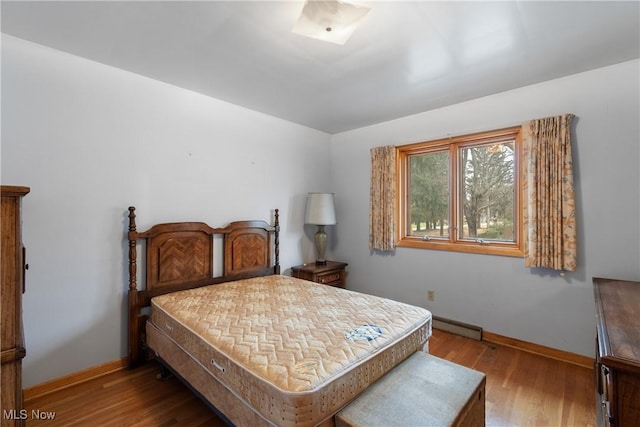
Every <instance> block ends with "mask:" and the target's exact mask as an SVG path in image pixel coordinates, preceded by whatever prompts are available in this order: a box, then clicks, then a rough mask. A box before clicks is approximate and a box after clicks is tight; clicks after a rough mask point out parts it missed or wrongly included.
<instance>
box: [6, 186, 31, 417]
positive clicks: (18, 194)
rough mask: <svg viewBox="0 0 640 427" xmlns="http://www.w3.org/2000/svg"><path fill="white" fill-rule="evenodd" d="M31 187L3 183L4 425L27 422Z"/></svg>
mask: <svg viewBox="0 0 640 427" xmlns="http://www.w3.org/2000/svg"><path fill="white" fill-rule="evenodd" d="M28 192H29V188H27V187H14V186H7V185H3V186H2V187H1V193H2V210H1V211H0V213H1V217H2V223H1V224H0V227H2V228H0V230H1V234H2V247H1V248H0V251H1V252H0V255H1V256H0V258H2V283H1V285H2V288H1V291H2V295H1V300H0V303H1V307H0V308H1V310H2V311H0V313H1V316H2V327H1V328H0V329H1V330H2V333H1V344H2V370H1V373H0V375H1V378H0V381H1V382H0V387H1V390H0V392H1V394H2V397H1V402H2V405H1V406H2V408H1V409H2V413H1V414H0V417H1V418H0V425H1V426H3V427H4V426H22V425H24V418H25V412H23V405H22V359H23V358H24V356H25V355H26V350H25V348H24V337H23V334H22V293H23V292H24V270H25V267H26V265H25V253H24V247H23V246H22V235H21V228H22V227H21V225H22V224H21V223H22V220H21V216H20V208H21V202H22V197H23V196H25V195H26V194H27V193H28Z"/></svg>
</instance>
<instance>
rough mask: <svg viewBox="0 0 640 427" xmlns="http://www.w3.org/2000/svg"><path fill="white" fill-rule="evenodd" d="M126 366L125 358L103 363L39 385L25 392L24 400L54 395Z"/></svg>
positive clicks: (26, 389)
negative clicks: (55, 392)
mask: <svg viewBox="0 0 640 427" xmlns="http://www.w3.org/2000/svg"><path fill="white" fill-rule="evenodd" d="M126 366H127V358H126V357H123V358H122V359H118V360H114V361H111V362H107V363H103V364H102V365H98V366H94V367H91V368H88V369H85V370H82V371H78V372H74V373H72V374H69V375H65V376H64V377H60V378H56V379H53V380H51V381H47V382H45V383H42V384H37V385H34V386H31V387H28V388H25V389H24V390H23V396H24V400H25V401H26V400H29V399H33V398H36V397H40V396H43V395H45V394H49V393H53V392H54V391H59V390H63V389H65V388H68V387H71V386H74V385H77V384H81V383H83V382H86V381H89V380H92V379H94V378H98V377H101V376H103V375H107V374H110V373H112V372H115V371H119V370H121V369H124V368H126Z"/></svg>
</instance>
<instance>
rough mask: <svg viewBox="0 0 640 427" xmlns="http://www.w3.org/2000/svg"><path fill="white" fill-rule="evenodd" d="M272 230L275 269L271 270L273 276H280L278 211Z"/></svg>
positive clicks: (277, 211)
mask: <svg viewBox="0 0 640 427" xmlns="http://www.w3.org/2000/svg"><path fill="white" fill-rule="evenodd" d="M274 217H275V219H274V224H273V225H274V228H275V239H274V242H273V246H274V251H275V257H276V259H275V267H274V269H273V273H274V274H280V210H279V209H276V211H275V215H274Z"/></svg>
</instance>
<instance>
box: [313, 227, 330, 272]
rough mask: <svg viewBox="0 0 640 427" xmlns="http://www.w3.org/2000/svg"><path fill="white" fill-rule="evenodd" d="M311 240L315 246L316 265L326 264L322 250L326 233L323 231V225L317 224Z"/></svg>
mask: <svg viewBox="0 0 640 427" xmlns="http://www.w3.org/2000/svg"><path fill="white" fill-rule="evenodd" d="M313 240H314V243H315V247H316V265H327V261H325V260H324V251H325V249H326V247H327V233H326V232H325V231H324V225H319V226H318V231H317V232H316V234H315V235H314V236H313Z"/></svg>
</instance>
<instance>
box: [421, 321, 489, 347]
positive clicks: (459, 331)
mask: <svg viewBox="0 0 640 427" xmlns="http://www.w3.org/2000/svg"><path fill="white" fill-rule="evenodd" d="M431 325H432V326H433V327H434V328H436V329H440V330H441V331H446V332H450V333H452V334H456V335H461V336H463V337H467V338H471V339H474V340H478V341H482V328H481V327H480V326H475V325H469V324H467V323H462V322H458V321H456V320H451V319H445V318H443V317H438V316H433V319H432V323H431Z"/></svg>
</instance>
